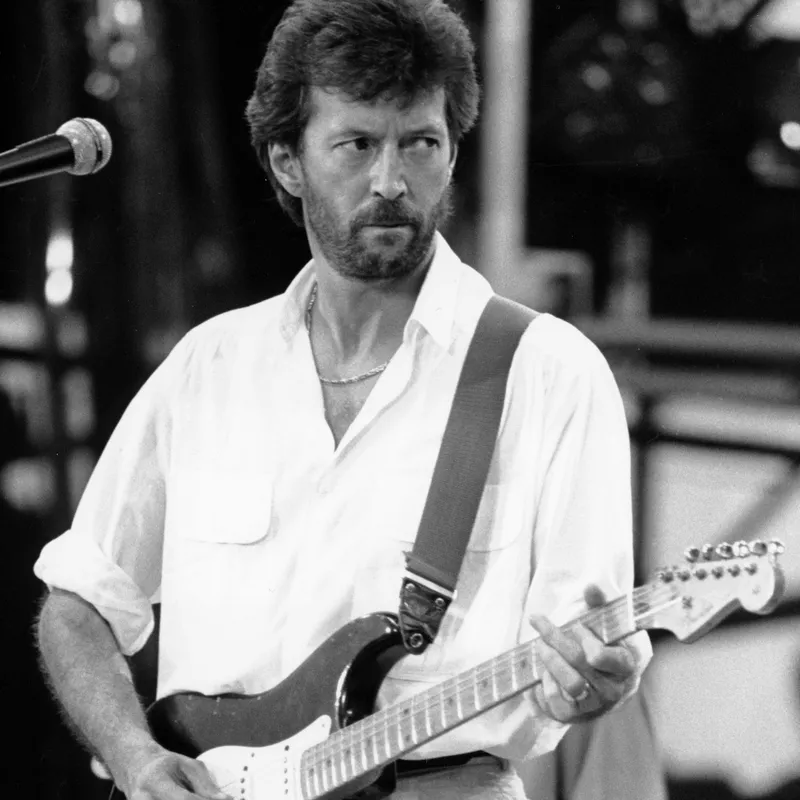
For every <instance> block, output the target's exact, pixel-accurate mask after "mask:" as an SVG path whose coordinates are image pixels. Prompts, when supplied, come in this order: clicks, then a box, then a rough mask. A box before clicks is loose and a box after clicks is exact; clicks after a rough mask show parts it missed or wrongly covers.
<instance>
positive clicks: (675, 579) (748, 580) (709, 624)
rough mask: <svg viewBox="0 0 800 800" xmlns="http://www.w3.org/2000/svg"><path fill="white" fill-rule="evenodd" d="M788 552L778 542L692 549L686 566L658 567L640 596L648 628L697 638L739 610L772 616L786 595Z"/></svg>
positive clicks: (640, 612)
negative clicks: (784, 555) (784, 566)
mask: <svg viewBox="0 0 800 800" xmlns="http://www.w3.org/2000/svg"><path fill="white" fill-rule="evenodd" d="M783 551H784V546H783V544H782V543H781V542H779V541H777V540H772V541H769V542H765V541H761V540H757V541H753V542H736V543H735V544H728V543H725V544H720V545H717V546H713V545H705V546H704V547H702V548H698V547H691V548H689V549H688V550H687V551H686V553H685V558H686V561H685V563H684V564H682V565H680V566H674V567H670V568H668V569H661V570H658V572H657V573H656V578H655V580H654V581H652V582H651V583H650V584H648V587H647V588H648V590H649V591H646V592H644V593H643V594H642V595H640V596H639V597H638V598H637V600H638V602H639V604H640V609H639V614H638V616H639V617H640V619H641V620H642V621H643V624H642V627H644V628H665V629H667V630H670V631H672V633H674V634H675V636H676V638H678V639H680V640H681V641H685V642H692V641H694V640H695V639H699V638H700V637H701V636H703V635H704V634H705V633H707V632H708V631H710V630H711V629H712V628H714V627H716V626H717V625H718V624H719V623H720V622H721V621H722V620H723V619H724V618H725V617H727V616H728V615H729V614H731V613H732V612H733V611H735V610H736V609H738V608H744V609H745V610H747V611H750V612H752V613H755V614H768V613H769V612H770V611H772V610H773V609H774V608H775V606H777V604H778V602H779V601H780V598H781V595H782V594H783V589H784V577H783V571H782V570H781V568H780V565H779V564H778V559H779V557H780V555H781V554H782V553H783Z"/></svg>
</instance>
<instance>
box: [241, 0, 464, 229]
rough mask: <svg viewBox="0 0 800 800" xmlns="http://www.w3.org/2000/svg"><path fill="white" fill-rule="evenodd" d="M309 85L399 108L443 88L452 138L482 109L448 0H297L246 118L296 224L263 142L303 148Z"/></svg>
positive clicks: (278, 32)
mask: <svg viewBox="0 0 800 800" xmlns="http://www.w3.org/2000/svg"><path fill="white" fill-rule="evenodd" d="M312 86H317V87H321V88H325V89H332V90H337V91H341V92H343V93H344V94H345V95H346V96H348V97H349V98H351V99H353V100H356V101H359V102H373V101H375V100H377V99H378V98H391V99H394V100H396V101H398V102H400V103H401V104H404V105H405V104H410V103H411V102H413V100H414V99H415V98H416V97H418V96H419V95H421V94H425V93H426V92H430V91H434V90H436V89H438V88H443V89H444V94H445V113H446V119H447V128H448V133H449V136H450V141H451V144H452V145H456V144H458V142H459V141H460V140H461V138H462V136H463V135H464V134H465V133H466V132H467V131H468V130H470V128H472V126H473V125H474V124H475V120H476V118H477V115H478V100H479V94H480V90H479V88H478V82H477V79H476V76H475V46H474V44H473V42H472V39H471V38H470V35H469V31H468V30H467V27H466V25H465V24H464V22H463V20H462V19H461V17H460V16H459V15H458V14H457V13H456V12H455V11H453V9H451V8H450V7H449V6H448V5H447V4H446V3H445V2H444V0H295V2H294V3H292V5H290V6H289V8H288V9H287V10H286V12H285V13H284V15H283V17H281V20H280V22H279V23H278V26H277V28H276V29H275V32H274V34H273V36H272V38H271V39H270V42H269V44H268V46H267V51H266V54H265V55H264V59H263V61H262V62H261V66H260V67H259V69H258V76H257V78H256V87H255V91H254V92H253V95H252V97H251V98H250V101H249V102H248V104H247V114H246V116H247V121H248V123H249V125H250V140H251V142H252V145H253V147H254V148H255V151H256V153H257V154H258V158H259V161H260V162H261V165H262V167H263V168H264V170H265V171H266V173H267V176H268V177H269V181H270V183H271V184H272V187H273V188H274V190H275V193H276V195H277V198H278V202H279V203H280V204H281V206H282V207H283V209H284V210H285V211H286V213H287V214H288V215H289V216H290V217H291V219H292V220H293V221H294V222H295V223H296V224H297V225H299V226H302V225H303V214H302V202H301V201H300V199H299V198H296V197H293V196H292V195H290V194H289V193H288V192H287V191H286V190H285V189H284V188H283V187H282V186H281V185H280V183H279V181H278V180H277V178H276V177H275V174H274V173H273V171H272V167H271V166H270V163H269V145H270V144H271V143H277V144H285V145H288V146H289V147H291V148H292V149H293V150H294V151H295V152H299V151H300V144H301V137H302V135H303V131H304V130H305V126H306V124H307V123H308V119H309V116H310V113H311V109H310V91H309V89H310V87H312Z"/></svg>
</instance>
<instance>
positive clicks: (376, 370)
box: [306, 283, 389, 386]
mask: <svg viewBox="0 0 800 800" xmlns="http://www.w3.org/2000/svg"><path fill="white" fill-rule="evenodd" d="M316 301H317V284H316V283H315V284H314V285H313V286H312V287H311V296H310V297H309V298H308V307H307V308H306V330H307V331H308V336H309V339H310V338H311V310H312V309H313V308H314V303H315V302H316ZM315 366H316V365H315ZM388 366H389V362H388V361H384V363H383V364H381V365H380V366H377V367H373V368H372V369H368V370H367V371H366V372H362V373H361V374H360V375H354V376H353V377H352V378H323V377H322V375H320V374H319V369H317V377H318V378H319V381H320V383H327V384H329V385H333V386H343V385H345V384H348V383H360V382H361V381H365V380H367V378H372V377H374V376H375V375H380V374H381V372H383V371H384V370H385V369H386V367H388Z"/></svg>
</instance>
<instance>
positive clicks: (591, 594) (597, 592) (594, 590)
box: [583, 583, 607, 608]
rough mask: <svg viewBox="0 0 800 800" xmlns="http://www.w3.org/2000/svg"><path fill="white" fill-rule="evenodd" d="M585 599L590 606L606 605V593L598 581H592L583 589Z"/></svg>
mask: <svg viewBox="0 0 800 800" xmlns="http://www.w3.org/2000/svg"><path fill="white" fill-rule="evenodd" d="M583 599H584V602H585V603H586V605H587V606H589V608H597V607H598V606H604V605H605V604H606V602H607V600H606V593H605V592H604V591H603V590H602V589H601V588H600V587H599V586H598V585H597V584H596V583H590V584H589V585H588V586H587V587H586V588H585V589H584V590H583Z"/></svg>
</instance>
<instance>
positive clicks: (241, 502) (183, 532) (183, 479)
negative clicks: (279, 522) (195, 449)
mask: <svg viewBox="0 0 800 800" xmlns="http://www.w3.org/2000/svg"><path fill="white" fill-rule="evenodd" d="M167 498H168V500H167V503H168V513H169V514H170V517H171V519H172V521H173V527H174V528H175V530H176V533H177V535H178V536H181V537H183V538H186V539H193V540H196V541H203V542H219V543H222V544H224V543H229V544H251V543H253V542H257V541H260V540H261V539H264V538H266V536H267V535H268V534H269V532H270V527H271V517H272V481H271V478H270V476H269V475H268V474H266V473H263V472H258V473H255V472H247V471H244V470H241V471H239V470H220V471H219V472H217V471H211V470H182V471H181V472H180V473H179V474H177V475H176V476H175V478H174V480H173V482H172V485H171V486H170V490H169V491H168V493H167Z"/></svg>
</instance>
